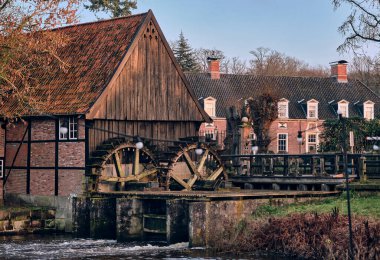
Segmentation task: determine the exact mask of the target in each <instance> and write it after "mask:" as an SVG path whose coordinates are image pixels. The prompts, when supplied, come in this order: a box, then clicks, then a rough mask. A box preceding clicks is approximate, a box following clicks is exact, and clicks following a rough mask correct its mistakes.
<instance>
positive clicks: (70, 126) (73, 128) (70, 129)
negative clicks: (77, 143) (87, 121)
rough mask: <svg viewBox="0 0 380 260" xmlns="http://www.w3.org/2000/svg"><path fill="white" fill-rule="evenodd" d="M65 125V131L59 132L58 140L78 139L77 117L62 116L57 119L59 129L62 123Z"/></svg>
mask: <svg viewBox="0 0 380 260" xmlns="http://www.w3.org/2000/svg"><path fill="white" fill-rule="evenodd" d="M65 123H66V125H64V126H65V127H67V133H66V134H63V133H61V132H59V140H78V118H76V117H74V116H70V117H63V118H60V119H59V131H60V129H61V126H62V125H63V124H65Z"/></svg>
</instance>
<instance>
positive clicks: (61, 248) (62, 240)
mask: <svg viewBox="0 0 380 260" xmlns="http://www.w3.org/2000/svg"><path fill="white" fill-rule="evenodd" d="M0 258H1V259H168V260H169V259H256V260H270V259H271V260H274V259H282V260H283V259H286V258H278V257H273V256H272V257H269V256H266V257H263V256H258V255H255V254H246V255H239V256H237V255H233V254H213V253H210V252H208V251H206V250H204V249H202V248H197V249H189V248H188V243H178V244H174V245H165V244H162V243H161V244H160V243H157V242H154V243H146V242H145V243H118V242H116V241H115V240H92V239H77V238H72V237H71V236H67V235H56V236H54V235H53V236H52V235H49V236H42V235H38V236H37V235H33V236H32V235H29V236H11V237H0Z"/></svg>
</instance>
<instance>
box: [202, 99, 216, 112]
mask: <svg viewBox="0 0 380 260" xmlns="http://www.w3.org/2000/svg"><path fill="white" fill-rule="evenodd" d="M204 110H205V111H206V113H207V114H208V115H209V116H211V117H215V116H216V99H215V98H213V97H208V98H205V99H204Z"/></svg>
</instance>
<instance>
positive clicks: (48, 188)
mask: <svg viewBox="0 0 380 260" xmlns="http://www.w3.org/2000/svg"><path fill="white" fill-rule="evenodd" d="M54 187H55V171H54V170H30V194H32V195H54Z"/></svg>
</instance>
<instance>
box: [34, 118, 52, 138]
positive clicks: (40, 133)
mask: <svg viewBox="0 0 380 260" xmlns="http://www.w3.org/2000/svg"><path fill="white" fill-rule="evenodd" d="M32 140H55V121H54V120H43V121H37V120H34V121H33V122H32Z"/></svg>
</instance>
